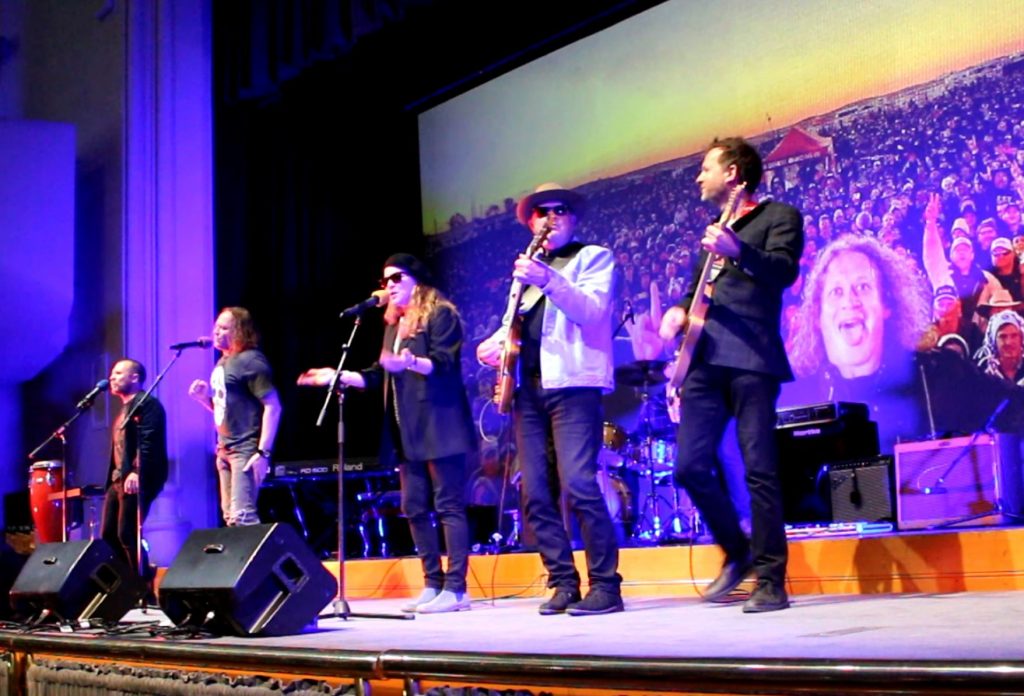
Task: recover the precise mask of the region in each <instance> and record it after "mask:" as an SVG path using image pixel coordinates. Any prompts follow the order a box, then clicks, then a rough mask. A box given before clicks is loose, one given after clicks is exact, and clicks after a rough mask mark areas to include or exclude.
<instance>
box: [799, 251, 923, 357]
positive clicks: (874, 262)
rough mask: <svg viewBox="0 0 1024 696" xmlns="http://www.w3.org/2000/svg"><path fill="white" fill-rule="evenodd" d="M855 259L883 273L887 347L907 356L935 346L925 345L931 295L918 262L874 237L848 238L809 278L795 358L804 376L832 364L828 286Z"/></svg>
mask: <svg viewBox="0 0 1024 696" xmlns="http://www.w3.org/2000/svg"><path fill="white" fill-rule="evenodd" d="M849 254H860V255H862V256H863V257H865V258H866V259H867V260H868V262H869V264H870V265H871V266H872V267H873V268H874V270H875V272H876V273H877V276H878V282H879V285H880V287H879V293H880V299H881V305H882V307H883V308H884V310H885V314H884V324H885V327H887V328H888V331H887V332H886V335H885V342H886V346H887V347H892V346H893V345H896V346H899V347H901V348H904V349H906V350H907V351H913V350H917V349H923V348H930V347H932V346H927V345H922V341H923V340H924V339H925V338H926V335H927V328H928V325H929V322H930V320H931V292H930V290H929V287H928V281H927V279H926V278H925V277H924V274H922V273H921V270H920V268H918V266H917V264H916V263H915V262H914V260H913V259H911V258H909V257H905V256H901V255H899V254H897V253H896V252H895V251H893V250H892V249H891V248H889V247H887V246H885V245H884V244H882V243H881V242H879V241H878V240H877V239H875V238H874V237H868V236H864V235H855V234H847V235H843V236H841V237H838V238H836V239H835V240H834V241H832V242H831V243H830V244H829V245H828V246H826V247H825V248H824V249H822V250H821V251H820V252H819V253H818V257H817V259H816V260H815V262H814V266H813V268H812V269H811V271H810V273H809V274H808V276H807V281H806V284H805V287H804V292H803V298H802V301H801V304H800V310H799V318H798V321H797V322H796V326H795V328H794V333H793V335H792V336H791V351H790V355H789V358H790V363H791V364H792V366H793V370H794V372H795V373H796V374H797V375H798V376H801V377H803V376H807V375H812V374H815V373H817V372H818V371H819V370H820V369H821V368H822V365H823V363H825V362H827V361H828V357H827V355H826V350H825V340H824V338H823V334H822V322H821V317H822V302H823V293H824V291H825V282H826V277H827V272H828V270H829V268H830V267H831V265H832V264H833V263H834V262H835V261H836V260H838V259H841V258H842V257H844V256H847V255H849Z"/></svg>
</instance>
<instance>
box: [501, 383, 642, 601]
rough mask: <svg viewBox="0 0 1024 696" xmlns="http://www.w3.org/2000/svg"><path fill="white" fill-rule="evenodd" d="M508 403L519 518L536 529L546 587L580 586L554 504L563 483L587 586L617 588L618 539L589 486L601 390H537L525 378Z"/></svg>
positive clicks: (598, 492)
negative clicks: (522, 512) (519, 485)
mask: <svg viewBox="0 0 1024 696" xmlns="http://www.w3.org/2000/svg"><path fill="white" fill-rule="evenodd" d="M515 406H516V408H515V426H516V446H517V447H518V451H519V469H520V471H521V472H522V477H523V478H522V480H523V493H524V496H525V499H526V521H527V523H528V524H529V525H530V527H531V528H532V529H533V531H534V533H535V534H536V536H537V551H538V552H539V553H540V557H541V560H542V561H543V562H544V567H545V568H546V569H547V571H548V587H556V588H559V589H563V590H578V589H579V586H580V574H579V572H578V571H577V570H576V564H575V563H574V562H573V557H572V544H571V542H570V541H569V535H568V534H567V532H566V529H565V524H564V523H563V520H562V515H561V514H560V508H559V500H560V499H561V495H560V493H561V490H562V489H563V488H564V489H565V492H566V494H567V497H568V500H569V508H570V509H571V510H572V512H573V513H574V514H575V515H576V519H577V521H578V522H579V526H580V535H581V536H582V538H583V547H584V549H585V551H586V556H587V571H588V578H589V580H590V586H591V587H596V588H600V589H602V590H606V591H608V592H614V593H618V592H619V586H620V585H621V584H622V576H621V575H619V573H618V566H619V545H618V542H617V540H616V538H615V526H614V525H613V523H612V519H611V515H610V514H609V513H608V504H607V503H606V502H605V499H604V496H603V495H602V494H601V489H600V488H599V487H598V485H597V456H598V453H599V452H600V451H601V427H602V418H601V390H600V389H597V388H590V387H585V388H584V387H579V388H567V389H544V388H543V387H541V386H540V380H539V379H537V378H533V379H526V380H524V383H523V385H522V386H521V387H520V389H519V391H518V392H517V393H516V402H515ZM552 454H553V458H552V456H551V455H552Z"/></svg>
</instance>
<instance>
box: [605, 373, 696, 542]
mask: <svg viewBox="0 0 1024 696" xmlns="http://www.w3.org/2000/svg"><path fill="white" fill-rule="evenodd" d="M665 366H666V363H665V362H664V361H662V360H638V361H636V362H633V363H629V364H628V365H622V366H621V367H617V368H615V381H616V383H618V384H620V385H623V386H628V387H633V388H635V389H636V390H637V393H638V395H639V397H640V419H639V425H638V427H637V430H636V432H634V433H632V434H631V435H627V434H626V431H625V430H623V429H622V428H621V427H619V426H618V425H616V424H614V423H605V424H604V433H603V441H602V448H601V454H600V456H599V457H598V464H599V465H600V466H599V470H598V484H600V486H601V490H602V492H603V493H604V496H605V500H606V501H607V503H608V509H609V512H611V514H612V520H613V521H614V522H616V524H620V525H622V526H623V527H625V528H626V531H627V533H629V534H630V538H631V539H632V541H633V542H634V543H637V544H656V543H659V542H666V541H671V540H682V539H692V538H693V537H694V535H695V534H697V532H698V530H699V528H700V519H699V517H698V515H697V511H696V509H695V507H694V506H693V504H692V503H691V502H690V499H689V497H688V496H687V495H686V493H685V492H683V491H682V490H680V489H679V488H678V487H676V486H675V484H674V481H673V472H674V469H675V462H676V438H675V430H676V428H675V425H673V424H671V423H664V425H663V422H664V421H665V420H667V419H664V418H656V417H655V414H654V411H655V409H656V408H657V406H656V404H657V403H659V400H658V399H653V398H652V393H651V392H652V389H653V388H657V387H660V386H661V385H663V384H664V383H665V382H667V381H668V377H666V375H665ZM659 391H660V390H659ZM656 424H657V425H656ZM659 426H660V427H659ZM620 472H621V473H620ZM627 473H630V474H632V475H634V476H635V477H636V478H637V479H638V486H637V489H638V492H639V496H638V497H640V498H641V502H640V505H639V506H638V508H637V510H636V516H635V517H634V516H633V506H632V494H631V492H630V488H629V486H628V485H627V484H626V481H625V479H626V476H627Z"/></svg>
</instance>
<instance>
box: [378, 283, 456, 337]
mask: <svg viewBox="0 0 1024 696" xmlns="http://www.w3.org/2000/svg"><path fill="white" fill-rule="evenodd" d="M438 307H448V308H449V309H451V310H452V311H453V312H455V313H456V315H457V314H458V310H457V309H456V308H455V305H453V304H452V303H451V302H450V301H449V300H448V299H447V298H446V297H445V296H444V295H442V294H441V291H440V290H438V289H437V288H435V287H432V286H430V285H424V284H423V283H417V285H416V287H414V288H413V289H412V296H411V297H410V298H409V304H408V305H407V306H406V307H405V308H404V309H403V308H400V307H398V306H397V305H394V304H389V305H388V308H387V309H386V310H385V311H384V322H385V323H387V324H392V325H393V324H399V320H400V319H401V318H402V317H403V316H404V317H405V321H403V322H401V323H400V324H399V326H398V336H399V337H400V338H409V337H410V336H415V335H416V334H418V333H419V332H421V331H423V330H424V329H425V328H426V327H427V321H428V320H429V319H430V317H431V316H432V315H433V313H434V312H435V311H436V310H437V308H438Z"/></svg>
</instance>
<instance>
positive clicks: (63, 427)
mask: <svg viewBox="0 0 1024 696" xmlns="http://www.w3.org/2000/svg"><path fill="white" fill-rule="evenodd" d="M109 387H110V382H109V381H107V380H105V379H101V380H100V381H99V382H97V383H96V387H95V388H94V389H93V390H92V391H91V392H89V393H88V394H86V395H85V398H83V399H82V400H81V401H79V402H78V405H77V406H76V407H75V415H73V416H71V417H70V418H68V419H67V420H66V421H64V422H63V423H61V424H60V426H59V427H58V428H57V429H56V430H54V431H53V432H52V433H50V436H49V437H48V438H46V439H45V440H43V441H42V442H41V443H40V444H39V446H38V447H36V448H35V449H34V450H32V451H31V452H29V453H28V458H29V460H30V461H31V460H33V459H35V458H36V455H37V454H39V453H40V452H41V451H42V450H43V448H44V447H46V446H47V445H48V444H50V443H51V442H53V441H54V440H60V453H61V454H60V456H61V465H62V466H63V467H64V470H63V471H62V472H61V500H60V540H61V541H62V542H64V541H67V540H68V479H69V478H70V476H71V472H70V470H69V469H68V466H67V463H68V462H67V444H68V443H67V440H66V439H65V437H64V434H65V433H66V432H67V429H68V427H70V425H71V424H72V423H74V422H75V421H76V420H78V418H79V417H80V416H81V415H82V414H83V413H85V412H86V411H88V410H89V409H90V408H91V407H92V404H93V401H95V399H96V396H97V395H98V394H99V393H100V392H104V391H106V390H107V389H108V388H109Z"/></svg>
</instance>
